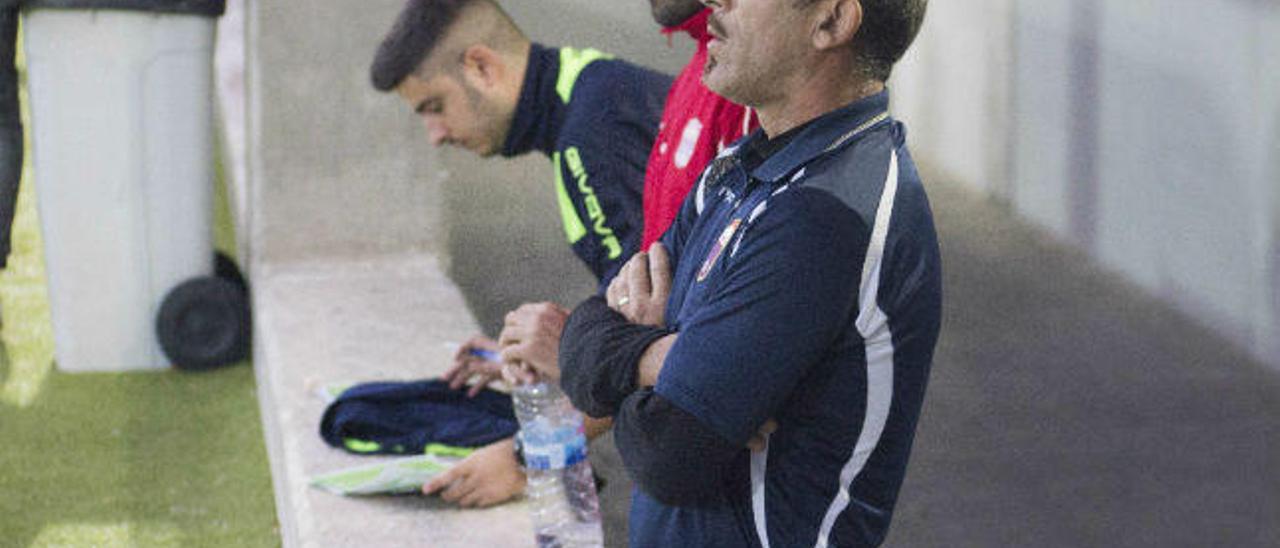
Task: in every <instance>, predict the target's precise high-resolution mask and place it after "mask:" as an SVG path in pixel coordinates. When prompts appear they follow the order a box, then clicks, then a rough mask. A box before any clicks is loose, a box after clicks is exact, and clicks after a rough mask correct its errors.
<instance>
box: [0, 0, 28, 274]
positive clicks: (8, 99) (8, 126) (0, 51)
mask: <svg viewBox="0 0 1280 548" xmlns="http://www.w3.org/2000/svg"><path fill="white" fill-rule="evenodd" d="M17 43H18V8H17V7H16V6H3V7H0V269H3V268H4V267H5V266H6V265H7V264H8V262H9V248H10V243H9V236H10V233H11V232H12V229H13V213H14V209H15V207H16V206H17V201H18V182H19V181H20V180H21V179H22V153H23V150H22V147H23V145H22V115H21V110H20V108H19V106H18V69H17V67H16V66H15V62H16V56H15V53H16V51H15V49H16V48H17Z"/></svg>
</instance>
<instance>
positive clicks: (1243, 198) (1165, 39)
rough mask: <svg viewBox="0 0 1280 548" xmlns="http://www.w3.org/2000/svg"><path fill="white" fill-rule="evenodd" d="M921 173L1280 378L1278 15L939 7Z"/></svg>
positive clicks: (1195, 9) (910, 77)
mask: <svg viewBox="0 0 1280 548" xmlns="http://www.w3.org/2000/svg"><path fill="white" fill-rule="evenodd" d="M929 9H930V10H931V11H930V13H929V16H928V21H927V23H926V26H925V29H924V30H923V32H922V34H921V37H920V40H919V42H918V43H917V45H916V48H915V50H914V51H912V52H911V53H910V55H909V58H908V59H907V60H905V61H904V64H903V65H901V66H900V67H899V71H898V73H897V74H896V75H895V81H894V84H895V86H896V87H897V88H898V89H899V91H898V92H897V97H896V101H897V102H896V110H897V112H898V114H899V116H900V117H902V118H904V119H905V120H906V121H907V123H908V125H909V128H910V130H911V132H910V139H911V140H912V144H913V146H914V147H915V152H916V154H917V156H918V157H921V158H923V159H924V160H925V161H926V162H928V163H931V164H932V165H934V166H935V167H938V168H939V169H940V170H941V171H942V172H943V173H946V174H947V175H949V176H955V177H956V178H958V179H960V180H962V181H964V182H966V183H968V184H971V185H972V186H975V187H977V188H980V189H983V190H986V191H989V192H990V193H992V194H993V195H994V196H996V197H997V198H999V199H1001V200H1004V201H1007V202H1008V203H1009V204H1011V205H1012V207H1013V208H1014V209H1015V210H1016V211H1018V212H1019V213H1020V214H1021V215H1023V216H1025V217H1026V218H1028V219H1030V220H1032V221H1034V222H1036V223H1038V224H1040V225H1041V226H1043V227H1044V228H1046V229H1047V230H1048V231H1049V232H1050V233H1052V234H1053V235H1054V236H1056V237H1058V238H1060V239H1062V240H1064V241H1067V242H1070V243H1072V244H1073V245H1076V246H1078V247H1080V248H1081V249H1083V250H1084V251H1086V252H1087V253H1088V254H1090V255H1091V256H1094V257H1096V258H1097V259H1099V260H1100V261H1101V262H1102V263H1103V264H1104V265H1106V266H1107V267H1109V268H1111V269H1113V270H1116V271H1119V272H1122V273H1123V274H1125V275H1126V276H1127V277H1129V278H1130V279H1131V280H1133V281H1135V282H1136V283H1138V284H1139V285H1141V286H1142V287H1143V288H1145V289H1146V290H1148V291H1150V292H1152V293H1153V294H1155V295H1157V296H1158V297H1160V298H1162V299H1165V300H1168V301H1170V302H1172V303H1175V304H1176V305H1178V306H1179V307H1180V308H1181V309H1183V310H1184V311H1185V312H1187V313H1188V314H1189V315H1191V316H1192V317H1194V318H1196V319H1197V320H1199V321H1201V322H1202V323H1204V324H1206V325H1209V326H1211V327H1213V328H1215V329H1216V330H1218V331H1220V332H1222V333H1224V334H1226V335H1227V336H1229V337H1230V338H1231V339H1232V340H1234V341H1236V342H1238V343H1239V344H1241V345H1243V346H1245V347H1247V348H1249V349H1250V350H1251V351H1252V352H1253V353H1254V354H1255V355H1256V356H1258V357H1259V358H1261V359H1263V360H1264V361H1267V362H1269V363H1271V364H1274V365H1276V366H1277V367H1280V342H1278V340H1280V206H1278V205H1277V204H1280V160H1277V158H1280V57H1277V56H1276V53H1277V52H1280V5H1277V4H1275V3H1274V2H1261V1H1249V0H1212V1H1191V0H1177V1H1170V0H1166V1H1155V0H1131V1H1126V2H1103V1H1102V0H1084V1H1080V0H1071V1H1068V0H1034V1H1033V0H983V1H980V2H964V3H960V2H942V1H935V2H933V3H932V5H931V6H930V8H929Z"/></svg>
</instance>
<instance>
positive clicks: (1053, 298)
mask: <svg viewBox="0 0 1280 548" xmlns="http://www.w3.org/2000/svg"><path fill="white" fill-rule="evenodd" d="M530 165H532V164H530ZM512 169H516V166H513V167H512ZM937 180H939V178H938V177H933V178H931V181H937ZM457 183H458V184H450V185H448V189H447V190H446V192H445V194H446V202H448V204H453V205H458V206H459V207H461V206H462V204H463V203H464V202H466V201H469V200H475V199H477V194H478V193H479V192H481V191H479V190H476V189H477V188H478V187H477V186H476V185H475V184H471V182H468V181H466V180H465V178H463V180H461V181H457ZM930 192H931V197H932V199H933V202H934V208H935V213H936V217H937V219H938V223H939V230H940V232H941V238H942V247H943V254H944V257H945V261H946V262H945V272H946V274H945V291H946V308H945V318H944V327H943V336H942V340H941V342H940V343H939V348H938V353H937V359H936V361H935V365H934V373H933V377H932V382H931V386H930V389H929V395H928V398H927V403H926V408H925V412H924V417H923V419H922V424H921V427H920V431H919V435H918V437H917V440H916V451H915V456H914V458H913V461H912V464H911V468H910V471H909V473H908V477H907V482H906V485H905V486H904V487H903V490H902V493H901V498H900V501H899V506H898V510H897V517H896V519H895V521H894V525H893V528H892V531H891V533H890V537H889V541H888V543H887V545H890V546H912V547H917V546H951V547H954V546H984V547H986V546H1036V547H1044V546H1064V547H1068V546H1070V547H1075V546H1276V545H1280V521H1278V520H1277V519H1276V518H1277V516H1280V474H1277V473H1276V472H1275V471H1273V470H1272V468H1273V467H1274V466H1276V465H1280V445H1278V444H1277V442H1276V441H1275V440H1276V435H1277V434H1278V433H1280V432H1278V429H1277V426H1276V417H1277V416H1280V375H1277V374H1276V373H1275V372H1273V371H1268V370H1266V369H1264V368H1263V367H1262V366H1260V365H1258V364H1256V363H1254V362H1251V361H1250V360H1249V359H1248V358H1247V357H1246V355H1245V354H1244V353H1243V352H1241V351H1239V350H1237V349H1235V348H1232V347H1231V346H1230V345H1228V344H1227V343H1226V342H1225V341H1224V340H1223V339H1222V338H1220V337H1217V336H1214V335H1213V334H1211V333H1210V332H1208V331H1207V330H1206V329H1203V328H1200V327H1198V326H1196V325H1194V324H1193V323H1191V322H1190V321H1188V320H1187V319H1186V318H1184V317H1182V316H1181V315H1179V314H1178V313H1176V312H1174V311H1172V310H1169V309H1168V308H1166V307H1164V306H1162V305H1161V304H1159V303H1156V302H1154V301H1153V300H1151V299H1149V298H1147V297H1145V296H1143V295H1142V294H1141V293H1140V292H1139V291H1138V290H1137V289H1136V288H1134V287H1133V286H1130V285H1128V284H1126V283H1124V282H1123V281H1121V280H1119V279H1117V278H1115V277H1112V276H1109V275H1107V274H1106V273H1104V272H1102V271H1100V270H1099V269H1098V268H1097V267H1096V266H1094V265H1091V264H1089V262H1088V261H1087V260H1086V259H1085V258H1084V257H1083V256H1082V255H1080V254H1077V253H1074V252H1072V251H1070V250H1068V249H1066V248H1064V247H1062V246H1059V245H1056V244H1053V243H1050V242H1048V241H1047V240H1046V239H1044V238H1043V237H1042V236H1041V235H1040V233H1039V232H1038V231H1036V230H1034V229H1031V228H1029V227H1028V226H1026V225H1025V224H1022V223H1020V222H1018V221H1017V220H1016V219H1014V218H1012V217H1011V216H1010V215H1009V214H1008V213H1006V210H1005V209H1004V208H1002V207H999V206H997V205H995V204H992V203H990V202H988V201H986V200H985V199H983V198H981V197H979V196H977V195H975V194H973V193H970V192H968V191H965V190H963V189H961V188H959V187H957V186H954V185H950V184H942V183H938V184H933V185H932V186H931V188H930ZM535 194H537V193H536V192H532V193H531V194H530V196H528V197H529V198H530V199H532V200H535V204H536V200H538V199H540V198H537V197H536V196H535ZM546 205H547V206H548V207H553V206H552V205H551V204H550V202H548V203H547V204H546ZM525 206H526V207H528V206H529V204H527V203H526V204H525ZM472 207H474V205H473V206H472ZM495 207H496V206H495ZM453 209H454V208H453V207H452V205H450V206H448V207H446V208H445V210H446V211H450V210H453ZM499 213H500V211H499ZM553 214H554V210H552V209H548V215H553ZM495 217H496V218H497V219H498V220H497V221H495V222H493V223H486V222H484V221H483V220H482V219H477V218H474V217H472V218H467V219H463V218H459V217H455V218H454V219H452V220H451V221H450V223H448V224H449V226H450V236H449V247H450V250H451V255H452V256H453V257H454V263H453V266H452V269H451V274H452V276H453V277H454V279H455V280H457V281H458V282H459V283H460V284H461V285H462V287H463V291H464V293H465V294H466V296H467V300H468V302H469V304H470V305H471V306H472V307H473V309H474V311H475V313H476V316H477V318H479V320H480V323H481V324H482V325H484V326H486V328H488V329H496V328H497V326H498V325H499V324H500V322H501V316H502V314H503V312H505V310H506V309H507V308H509V307H510V306H513V305H515V304H517V303H518V302H519V301H520V300H521V296H534V297H537V298H543V299H554V300H561V301H562V302H566V303H570V302H573V301H574V299H576V298H577V297H580V296H581V295H583V294H586V293H587V292H589V291H590V289H591V285H590V279H589V277H588V276H587V275H586V273H585V271H584V270H582V269H581V267H579V266H578V265H577V264H576V263H575V262H574V261H573V259H572V256H571V255H569V253H568V250H567V249H566V248H565V246H563V245H551V244H549V243H547V242H555V238H554V236H555V234H554V231H555V230H556V228H555V227H554V225H552V224H549V223H546V224H535V225H520V224H515V225H512V224H510V223H509V222H504V221H502V220H501V219H502V218H503V217H502V216H501V215H500V214H499V215H495ZM490 220H493V219H490ZM512 257H515V258H517V260H515V261H510V260H508V259H510V258H512ZM594 449H595V457H594V462H595V463H596V466H597V468H599V469H600V470H601V471H602V473H604V475H606V477H608V478H609V479H610V485H609V486H608V488H607V489H606V491H605V493H604V499H605V501H604V502H605V507H606V510H607V522H608V523H607V525H608V527H607V530H608V537H609V540H610V545H613V546H622V545H623V544H624V542H623V539H624V538H625V512H626V506H627V500H626V499H627V490H628V486H627V482H626V479H625V473H624V472H622V471H621V470H620V469H619V467H618V463H619V461H618V458H617V454H616V452H615V451H614V450H613V448H612V445H611V443H610V442H609V440H607V439H606V440H603V443H597V444H596V445H595V446H594Z"/></svg>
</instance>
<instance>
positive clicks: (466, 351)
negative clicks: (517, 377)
mask: <svg viewBox="0 0 1280 548" xmlns="http://www.w3.org/2000/svg"><path fill="white" fill-rule="evenodd" d="M472 350H489V351H492V352H497V351H498V343H497V342H494V340H493V339H490V338H488V337H484V336H479V335H477V336H475V337H472V338H471V340H469V341H467V342H466V343H465V344H463V345H462V346H461V347H459V348H458V352H457V353H456V354H454V355H453V367H450V368H449V370H448V371H445V373H444V375H441V376H440V378H442V379H444V380H445V382H447V383H449V388H452V389H454V390H458V389H460V388H462V387H463V386H464V385H466V384H467V381H470V380H473V379H474V380H475V383H474V384H472V385H471V389H470V390H468V391H467V396H468V397H475V395H476V394H479V393H480V391H481V390H484V387H485V386H487V385H488V384H489V383H490V382H492V381H493V380H494V379H497V378H499V377H501V376H502V364H501V363H499V362H494V361H489V360H486V359H484V358H481V357H479V356H476V355H475V354H473V353H472Z"/></svg>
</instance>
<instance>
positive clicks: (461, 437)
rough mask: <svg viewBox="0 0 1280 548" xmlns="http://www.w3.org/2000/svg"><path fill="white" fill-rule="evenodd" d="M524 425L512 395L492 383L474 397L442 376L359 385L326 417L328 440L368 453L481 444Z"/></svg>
mask: <svg viewBox="0 0 1280 548" xmlns="http://www.w3.org/2000/svg"><path fill="white" fill-rule="evenodd" d="M518 429H519V423H517V422H516V416H515V412H514V411H513V410H512V407H511V397H510V396H508V395H506V394H503V393H501V392H497V391H494V390H489V389H487V388H486V389H484V390H482V391H481V392H480V393H479V394H477V395H476V397H474V398H468V397H467V391H466V389H463V390H451V389H450V388H449V384H448V383H446V382H444V381H442V380H438V379H437V380H429V381H415V382H374V383H367V384H360V385H356V386H353V387H351V388H348V389H347V390H346V391H344V392H343V393H342V395H341V396H338V399H337V400H335V401H334V402H333V403H331V404H329V407H328V408H327V409H325V412H324V418H322V419H321V420H320V436H321V437H323V438H324V441H325V442H326V443H328V444H329V445H332V446H334V447H341V448H343V449H346V450H348V451H351V452H353V453H366V454H371V453H384V454H416V453H421V452H422V451H423V449H424V448H425V447H426V446H427V444H432V443H436V444H443V445H453V446H459V447H479V446H482V445H486V444H489V443H492V442H495V441H498V440H500V439H503V438H508V437H511V436H513V435H515V433H516V430H518Z"/></svg>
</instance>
